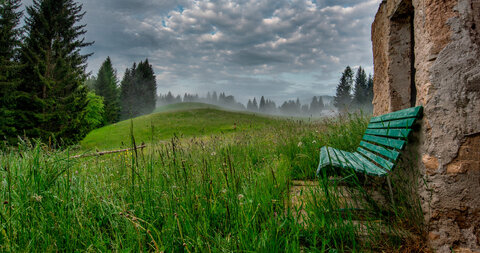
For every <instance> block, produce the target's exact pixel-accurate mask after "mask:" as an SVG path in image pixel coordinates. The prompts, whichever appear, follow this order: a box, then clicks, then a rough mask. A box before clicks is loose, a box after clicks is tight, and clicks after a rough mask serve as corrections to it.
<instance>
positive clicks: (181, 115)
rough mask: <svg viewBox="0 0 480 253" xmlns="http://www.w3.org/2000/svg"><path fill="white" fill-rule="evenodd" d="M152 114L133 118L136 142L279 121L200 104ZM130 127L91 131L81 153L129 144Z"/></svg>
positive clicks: (169, 107)
mask: <svg viewBox="0 0 480 253" xmlns="http://www.w3.org/2000/svg"><path fill="white" fill-rule="evenodd" d="M155 111H156V112H155V113H152V114H149V115H145V116H141V117H137V118H134V119H133V133H134V136H135V139H136V142H137V143H142V142H144V143H150V142H152V140H153V141H158V140H168V139H169V138H172V137H173V136H177V137H181V138H183V137H200V136H205V135H211V134H226V133H232V132H234V131H239V132H242V131H250V130H255V129H263V128H265V127H267V126H272V125H275V124H278V122H279V119H274V118H269V117H262V116H257V115H254V114H250V113H243V112H232V111H225V110H221V109H220V108H219V107H217V106H213V105H207V104H202V103H180V104H173V105H167V106H163V107H160V108H158V109H157V110H155ZM130 126H131V121H130V120H125V121H121V122H118V123H116V124H112V125H109V126H106V127H102V128H99V129H96V130H93V131H92V132H91V133H89V134H88V135H87V136H86V137H85V139H84V140H83V141H82V142H81V143H80V145H81V147H82V149H83V150H89V149H94V148H95V149H99V150H104V149H115V148H120V147H124V146H126V145H130Z"/></svg>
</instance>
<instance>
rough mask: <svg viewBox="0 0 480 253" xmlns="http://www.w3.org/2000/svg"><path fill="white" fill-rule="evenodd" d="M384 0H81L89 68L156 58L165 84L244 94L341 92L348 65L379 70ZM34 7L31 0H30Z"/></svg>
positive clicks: (163, 87) (161, 88) (181, 89)
mask: <svg viewBox="0 0 480 253" xmlns="http://www.w3.org/2000/svg"><path fill="white" fill-rule="evenodd" d="M380 1H381V0H177V1H173V0H80V1H79V2H80V3H82V4H83V8H84V10H85V11H86V15H85V17H84V19H83V22H84V23H86V24H87V30H88V33H87V35H86V38H87V40H89V41H95V44H94V45H93V46H91V47H89V48H87V49H86V50H84V51H85V52H93V53H94V55H93V56H92V57H91V58H90V59H89V66H88V71H91V72H92V73H93V74H96V73H97V71H98V68H99V67H100V65H101V63H102V62H103V61H104V60H105V58H106V57H107V56H110V57H111V59H112V61H113V65H114V68H116V69H117V71H118V78H119V80H121V78H122V76H123V73H124V71H125V69H126V68H127V67H130V66H131V65H132V63H133V62H138V61H141V60H143V59H145V58H147V57H148V59H149V61H150V63H151V64H152V65H153V67H154V70H155V73H156V76H157V84H158V92H159V93H166V92H168V91H172V92H173V93H177V94H183V93H185V92H190V93H199V94H200V95H204V94H205V93H206V92H207V91H212V90H216V91H217V92H221V91H224V92H226V93H228V94H233V95H235V97H236V98H237V100H240V101H241V102H246V100H248V98H251V97H254V96H257V97H258V96H261V95H265V96H266V97H267V98H270V99H273V100H275V101H277V102H280V101H283V100H286V99H294V98H296V97H300V98H301V99H302V100H303V101H305V102H306V100H308V99H310V98H311V97H312V96H314V95H334V94H335V87H336V85H337V83H338V79H339V78H340V75H341V72H342V70H343V69H344V68H345V66H347V65H350V66H353V67H357V66H362V67H364V68H365V69H366V71H367V73H372V72H373V68H372V65H373V63H372V62H373V60H372V58H373V57H372V49H371V42H370V27H371V23H372V21H373V18H374V15H375V13H376V11H377V8H378V5H379V3H380ZM22 2H23V3H24V4H26V5H29V4H30V3H31V0H25V1H22Z"/></svg>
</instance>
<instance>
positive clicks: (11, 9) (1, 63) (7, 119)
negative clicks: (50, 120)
mask: <svg viewBox="0 0 480 253" xmlns="http://www.w3.org/2000/svg"><path fill="white" fill-rule="evenodd" d="M19 7H20V0H5V1H2V2H1V3H0V140H4V138H6V139H7V140H14V138H15V135H16V134H17V131H16V128H15V91H16V88H17V86H18V84H19V83H20V81H21V80H20V78H19V74H18V72H19V70H20V65H19V63H18V47H19V46H20V41H19V36H20V30H19V29H18V27H17V26H18V24H19V22H20V18H21V16H22V13H21V12H19V11H18V8H19Z"/></svg>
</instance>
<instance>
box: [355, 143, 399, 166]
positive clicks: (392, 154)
mask: <svg viewBox="0 0 480 253" xmlns="http://www.w3.org/2000/svg"><path fill="white" fill-rule="evenodd" d="M360 146H361V147H364V148H366V149H368V150H370V151H373V152H376V153H378V154H380V155H383V156H385V157H388V158H390V159H392V160H393V161H396V160H397V158H398V156H399V155H400V153H399V152H398V151H395V150H391V149H387V148H384V147H382V146H377V145H374V144H372V143H368V142H365V141H361V142H360Z"/></svg>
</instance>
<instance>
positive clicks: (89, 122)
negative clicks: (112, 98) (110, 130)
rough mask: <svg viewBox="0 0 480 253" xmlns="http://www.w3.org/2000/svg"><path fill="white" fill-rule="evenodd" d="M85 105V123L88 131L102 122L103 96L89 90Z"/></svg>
mask: <svg viewBox="0 0 480 253" xmlns="http://www.w3.org/2000/svg"><path fill="white" fill-rule="evenodd" d="M87 101H88V104H87V107H86V108H85V124H86V126H85V127H86V128H87V129H88V131H90V130H93V129H95V128H97V127H99V126H101V125H102V124H103V121H104V113H105V112H104V107H105V106H104V104H103V98H102V97H101V96H97V95H96V94H95V93H94V92H92V91H90V92H88V94H87Z"/></svg>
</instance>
